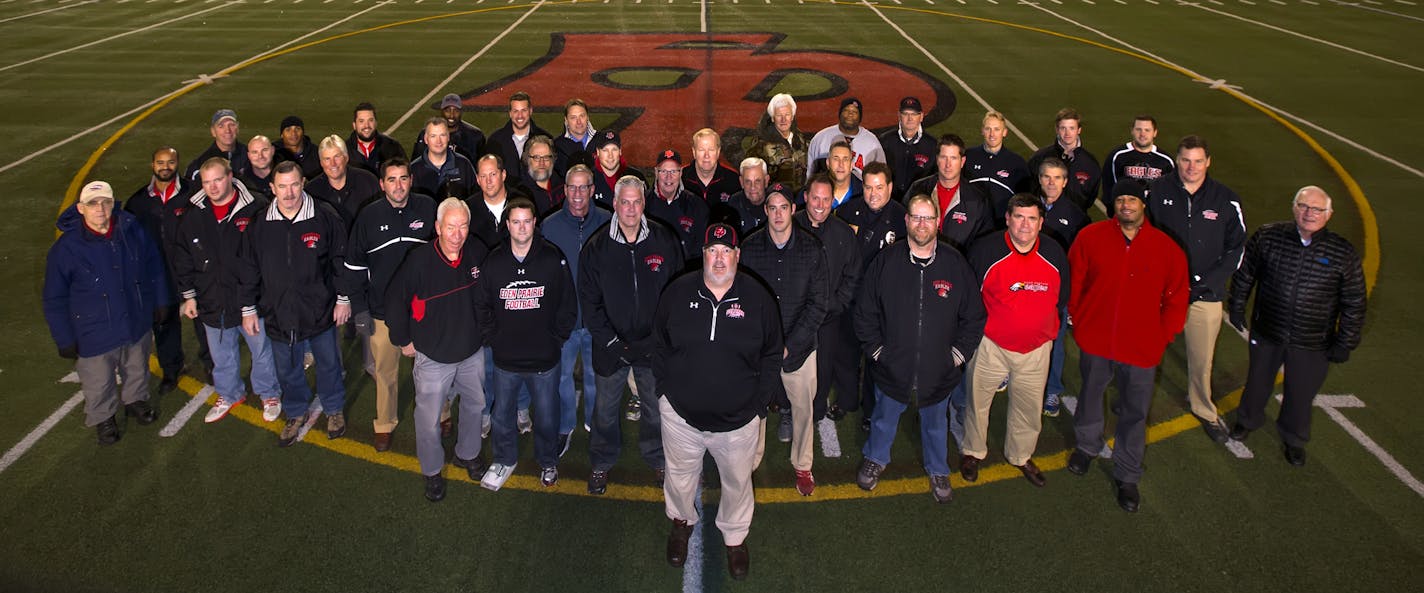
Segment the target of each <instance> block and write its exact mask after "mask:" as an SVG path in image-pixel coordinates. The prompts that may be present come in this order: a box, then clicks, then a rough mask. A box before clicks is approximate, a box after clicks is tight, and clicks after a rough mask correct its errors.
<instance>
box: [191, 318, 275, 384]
mask: <svg viewBox="0 0 1424 593" xmlns="http://www.w3.org/2000/svg"><path fill="white" fill-rule="evenodd" d="M266 327H267V326H266V325H265V324H264V323H263V322H262V320H261V319H259V320H258V321H257V328H258V330H259V331H258V332H257V335H255V336H249V335H247V333H246V332H243V331H242V326H240V325H239V326H236V327H229V328H227V329H218V328H216V327H212V326H210V325H203V334H204V335H205V336H206V337H207V339H208V352H209V353H210V354H211V356H212V357H213V389H216V390H217V392H218V395H221V396H222V397H223V398H225V399H227V400H228V401H237V400H239V399H242V398H243V397H244V396H246V395H247V385H246V384H244V383H243V382H242V353H241V352H240V351H239V350H238V344H239V343H241V342H240V341H246V342H247V351H248V352H250V353H252V374H251V378H252V392H253V393H256V394H257V396H258V397H261V398H264V399H265V398H269V397H279V396H281V395H282V388H281V387H280V386H279V385H278V384H277V368H276V366H274V364H273V362H272V346H271V342H270V341H268V339H267V329H266Z"/></svg>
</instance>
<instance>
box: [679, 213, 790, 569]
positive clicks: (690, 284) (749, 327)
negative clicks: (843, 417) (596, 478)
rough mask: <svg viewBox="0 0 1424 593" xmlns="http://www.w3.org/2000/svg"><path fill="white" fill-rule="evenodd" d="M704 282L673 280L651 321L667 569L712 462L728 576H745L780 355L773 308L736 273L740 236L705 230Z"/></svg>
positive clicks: (692, 277) (699, 278) (692, 519)
mask: <svg viewBox="0 0 1424 593" xmlns="http://www.w3.org/2000/svg"><path fill="white" fill-rule="evenodd" d="M704 244H705V245H706V246H705V247H703V248H702V273H700V274H687V275H684V276H681V277H679V278H678V279H676V280H673V281H672V283H671V284H669V285H668V287H667V289H666V290H665V291H664V292H663V295H662V298H661V299H660V300H659V302H658V309H657V313H656V314H655V315H654V319H653V336H654V337H655V338H656V339H657V346H656V347H655V348H654V353H653V376H654V377H656V384H657V393H658V395H659V397H658V398H657V406H658V407H659V414H660V415H661V417H662V436H663V454H664V457H665V459H666V462H667V479H666V481H665V482H664V484H663V497H664V500H665V501H666V512H667V516H668V518H669V519H671V520H672V532H671V533H670V534H668V541H667V560H668V563H669V564H671V565H673V566H677V567H681V566H682V565H683V563H684V562H686V560H687V542H688V538H689V537H690V536H691V535H692V530H693V529H694V525H695V524H696V523H697V520H698V512H697V508H696V506H695V505H694V503H695V502H696V499H697V487H698V481H699V480H700V479H701V477H702V458H703V456H704V455H706V454H708V453H711V454H712V458H713V459H715V460H716V462H717V473H718V474H720V475H721V478H722V497H721V503H720V504H719V505H718V510H717V528H718V529H720V530H721V531H722V539H723V541H725V542H726V544H727V569H728V570H729V572H730V573H731V575H732V578H734V579H743V578H746V576H747V567H748V565H749V564H750V557H749V555H748V554H747V545H746V537H747V532H748V531H749V530H750V528H751V522H752V511H753V507H754V504H755V499H754V497H753V492H752V482H751V478H752V468H753V467H754V465H755V462H756V452H757V438H758V436H757V435H758V433H759V432H760V431H761V430H762V423H763V420H764V419H765V417H766V408H767V404H768V403H769V402H770V401H771V395H772V393H773V391H774V390H775V387H776V383H777V382H778V381H779V380H780V379H781V373H780V370H781V361H782V354H783V352H784V350H783V347H782V339H781V322H780V320H779V315H778V310H777V304H776V299H775V298H774V297H772V296H771V293H769V292H768V291H767V289H766V288H764V287H763V286H762V285H761V284H759V283H758V282H757V281H756V280H755V279H753V278H752V277H751V276H749V275H747V274H744V273H741V272H738V271H737V260H738V258H739V255H740V250H739V249H738V247H737V246H738V241H737V231H736V229H733V228H732V227H731V226H730V225H727V224H722V223H717V224H714V225H711V226H709V227H707V234H706V236H705V237H704Z"/></svg>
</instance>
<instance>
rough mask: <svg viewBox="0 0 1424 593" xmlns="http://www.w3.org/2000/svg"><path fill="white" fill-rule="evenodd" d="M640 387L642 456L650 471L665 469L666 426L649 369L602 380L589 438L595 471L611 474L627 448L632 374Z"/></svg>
mask: <svg viewBox="0 0 1424 593" xmlns="http://www.w3.org/2000/svg"><path fill="white" fill-rule="evenodd" d="M629 371H632V373H633V384H634V385H637V386H638V398H639V399H641V400H642V401H643V407H642V410H643V417H642V419H640V420H638V453H639V454H640V455H641V456H642V457H643V461H644V462H646V463H647V464H648V467H651V468H653V469H663V466H664V460H663V422H662V416H661V415H659V414H658V406H657V404H655V403H653V402H656V401H657V397H658V396H657V393H658V390H657V381H656V380H655V379H654V378H653V369H651V368H648V367H634V366H627V367H619V368H618V370H616V371H614V372H613V374H611V375H608V376H606V377H605V376H601V375H600V376H599V377H598V400H597V401H596V402H595V403H594V405H593V432H592V433H591V434H589V435H588V460H589V463H590V464H592V465H593V471H604V472H606V471H608V470H610V469H612V468H613V464H614V463H616V462H617V461H618V451H619V450H620V449H621V448H622V447H623V394H624V393H627V392H628V372H629Z"/></svg>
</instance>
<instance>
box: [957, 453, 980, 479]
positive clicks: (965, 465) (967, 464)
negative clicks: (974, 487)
mask: <svg viewBox="0 0 1424 593" xmlns="http://www.w3.org/2000/svg"><path fill="white" fill-rule="evenodd" d="M979 461H980V460H979V458H978V457H974V456H972V455H965V456H963V457H960V458H959V476H960V477H962V478H964V481H965V482H975V481H978V480H979Z"/></svg>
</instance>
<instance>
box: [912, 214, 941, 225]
mask: <svg viewBox="0 0 1424 593" xmlns="http://www.w3.org/2000/svg"><path fill="white" fill-rule="evenodd" d="M938 219H939V217H938V216H920V215H918V214H911V215H910V222H916V223H921V224H931V223H933V222H934V221H936V220H938Z"/></svg>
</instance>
